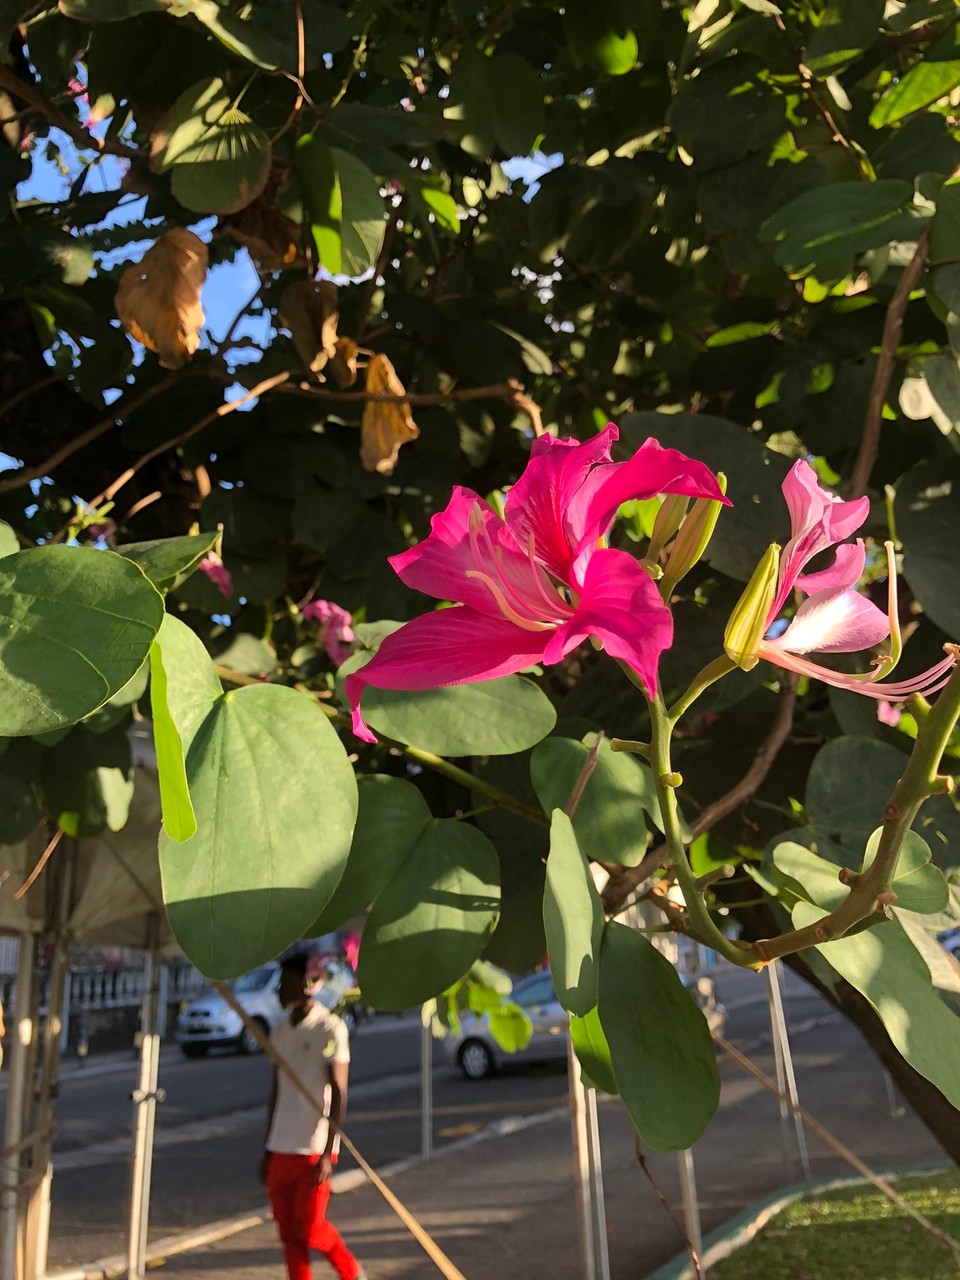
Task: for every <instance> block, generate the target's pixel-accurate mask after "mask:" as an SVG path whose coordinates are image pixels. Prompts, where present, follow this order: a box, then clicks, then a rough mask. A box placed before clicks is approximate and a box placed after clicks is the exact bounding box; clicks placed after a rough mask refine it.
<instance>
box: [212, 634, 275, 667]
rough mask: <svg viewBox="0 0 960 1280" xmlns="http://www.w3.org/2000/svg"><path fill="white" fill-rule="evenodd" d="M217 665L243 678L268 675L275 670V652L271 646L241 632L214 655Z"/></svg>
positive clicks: (256, 637) (257, 637) (258, 638)
mask: <svg viewBox="0 0 960 1280" xmlns="http://www.w3.org/2000/svg"><path fill="white" fill-rule="evenodd" d="M216 660H217V665H218V666H220V667H226V668H228V670H230V671H238V672H239V673H240V674H241V675H243V676H260V675H269V674H270V673H271V672H273V671H275V670H276V668H277V651H276V650H275V649H274V647H273V645H272V644H268V643H267V641H266V640H261V639H260V637H259V636H252V635H250V633H249V632H246V631H241V632H239V633H238V634H237V635H236V636H234V638H233V639H232V640H231V641H230V643H229V644H228V645H227V647H226V648H225V649H224V650H223V651H222V652H221V653H218V654H217V655H216Z"/></svg>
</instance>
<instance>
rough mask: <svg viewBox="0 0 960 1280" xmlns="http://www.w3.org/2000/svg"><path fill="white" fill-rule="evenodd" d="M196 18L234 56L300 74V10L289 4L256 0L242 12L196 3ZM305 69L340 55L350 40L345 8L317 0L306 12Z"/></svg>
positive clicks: (280, 0)
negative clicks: (298, 37)
mask: <svg viewBox="0 0 960 1280" xmlns="http://www.w3.org/2000/svg"><path fill="white" fill-rule="evenodd" d="M191 9H192V11H193V13H194V14H195V15H196V17H197V18H199V20H200V21H201V22H202V23H203V25H204V26H205V27H206V28H207V30H208V31H210V32H211V33H212V34H213V35H215V36H216V37H217V39H218V40H220V41H221V42H222V43H223V44H224V45H226V47H227V48H228V49H229V50H230V52H231V53H234V54H236V56H237V57H238V58H243V59H244V61H246V62H252V63H253V64H254V66H257V67H263V68H264V69H265V70H266V71H280V70H283V71H289V72H291V73H293V74H295V73H296V71H297V21H296V10H295V9H294V8H293V7H292V6H291V5H290V4H288V3H287V0H257V2H256V4H246V5H244V6H243V9H242V11H241V13H242V16H241V14H240V13H231V12H230V11H229V10H228V9H227V8H226V6H224V7H222V8H221V7H220V5H218V4H214V3H209V2H208V0H200V2H199V3H197V2H196V0H193V3H192V4H191ZM302 15H303V24H304V68H305V70H307V71H311V70H312V69H313V68H314V67H316V66H317V65H318V64H319V63H320V61H321V60H322V58H323V54H324V53H337V52H338V51H339V50H340V49H342V48H343V47H344V45H345V44H346V43H347V42H348V41H349V39H350V26H349V24H348V23H347V21H346V18H345V16H344V14H343V13H342V12H341V11H340V9H338V8H335V7H334V6H333V5H330V4H320V3H316V0H312V2H311V3H310V4H309V5H304V6H303V9H302Z"/></svg>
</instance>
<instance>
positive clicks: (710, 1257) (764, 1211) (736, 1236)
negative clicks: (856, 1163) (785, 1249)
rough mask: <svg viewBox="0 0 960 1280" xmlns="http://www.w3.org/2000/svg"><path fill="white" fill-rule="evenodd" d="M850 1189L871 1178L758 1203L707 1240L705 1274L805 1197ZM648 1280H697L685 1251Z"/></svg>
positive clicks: (891, 1174)
mask: <svg viewBox="0 0 960 1280" xmlns="http://www.w3.org/2000/svg"><path fill="white" fill-rule="evenodd" d="M954 1168H955V1166H954V1165H944V1164H921V1165H917V1164H911V1165H897V1166H895V1167H894V1168H890V1169H881V1170H880V1171H879V1173H878V1175H877V1176H878V1177H880V1178H902V1177H907V1176H909V1175H910V1174H925V1173H948V1172H950V1171H951V1170H953V1169H954ZM850 1186H865V1187H869V1186H872V1183H871V1182H870V1181H869V1179H868V1178H861V1177H860V1176H859V1174H845V1175H843V1176H837V1177H833V1178H813V1179H812V1180H811V1181H810V1182H794V1183H790V1184H789V1185H788V1186H786V1187H781V1189H780V1190H779V1191H772V1192H770V1194H769V1195H766V1196H761V1198H760V1199H759V1200H755V1201H754V1202H753V1204H752V1205H750V1206H748V1208H746V1209H744V1210H742V1211H741V1212H740V1213H737V1214H735V1215H734V1216H733V1217H732V1218H729V1219H728V1220H727V1221H726V1222H724V1223H721V1225H720V1226H719V1227H715V1228H714V1230H713V1231H711V1232H709V1233H708V1234H707V1235H706V1236H704V1238H703V1254H702V1257H701V1265H702V1267H703V1270H704V1271H705V1272H709V1270H710V1268H711V1267H713V1266H715V1265H716V1264H717V1263H718V1262H720V1261H721V1259H723V1258H727V1257H729V1256H730V1254H731V1253H735V1252H736V1251H737V1250H738V1249H742V1248H743V1246H744V1245H745V1244H749V1242H750V1241H751V1240H752V1239H753V1238H754V1236H755V1235H756V1234H757V1232H758V1231H761V1230H762V1229H763V1228H764V1227H765V1226H766V1224H767V1223H768V1222H769V1221H770V1219H771V1218H774V1217H776V1215H777V1214H778V1213H780V1211H781V1210H782V1209H786V1208H787V1206H788V1205H791V1204H793V1202H794V1201H795V1200H800V1199H802V1198H803V1197H804V1196H809V1195H815V1194H816V1193H818V1192H823V1191H835V1190H837V1189H839V1188H840V1187H850ZM644 1280H695V1276H694V1271H693V1267H692V1266H691V1263H690V1255H689V1253H688V1252H687V1251H686V1250H684V1251H683V1252H682V1253H678V1254H676V1256H675V1257H673V1258H671V1259H670V1261H669V1262H665V1263H664V1264H663V1266H661V1267H658V1268H657V1269H656V1271H651V1272H650V1273H649V1275H647V1276H645V1277H644Z"/></svg>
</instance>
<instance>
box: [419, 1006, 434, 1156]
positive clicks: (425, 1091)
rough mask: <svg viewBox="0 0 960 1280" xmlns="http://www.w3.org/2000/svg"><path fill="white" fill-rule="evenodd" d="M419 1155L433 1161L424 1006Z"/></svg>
mask: <svg viewBox="0 0 960 1280" xmlns="http://www.w3.org/2000/svg"><path fill="white" fill-rule="evenodd" d="M420 1154H421V1156H422V1157H423V1159H424V1160H431V1159H433V1030H432V1028H431V1026H430V1015H429V1014H428V1013H427V1011H426V1006H424V1005H421V1007H420Z"/></svg>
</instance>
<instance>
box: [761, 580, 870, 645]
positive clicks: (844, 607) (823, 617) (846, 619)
mask: <svg viewBox="0 0 960 1280" xmlns="http://www.w3.org/2000/svg"><path fill="white" fill-rule="evenodd" d="M889 634H890V623H889V621H888V620H887V615H886V614H885V613H884V612H883V611H882V610H880V609H878V608H877V606H876V605H875V604H873V603H871V601H869V600H868V599H867V598H866V597H865V596H862V595H860V594H859V592H857V591H854V590H853V589H852V588H851V587H838V588H835V589H834V590H832V591H817V592H815V593H814V594H813V595H812V596H810V597H809V599H807V600H804V602H803V604H802V605H801V606H800V608H799V609H798V610H797V612H796V614H795V615H794V618H793V621H792V622H791V623H790V625H789V627H787V629H786V631H784V633H783V635H781V636H779V637H778V638H777V639H776V640H771V641H769V642H768V643H769V644H771V645H773V646H775V647H776V648H779V649H787V650H789V651H790V652H791V653H859V651H860V650H861V649H872V648H873V646H874V645H877V644H879V643H880V641H881V640H885V639H886V638H887V636H888V635H889Z"/></svg>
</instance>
